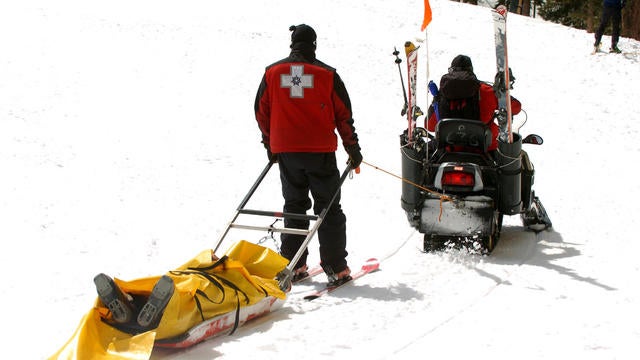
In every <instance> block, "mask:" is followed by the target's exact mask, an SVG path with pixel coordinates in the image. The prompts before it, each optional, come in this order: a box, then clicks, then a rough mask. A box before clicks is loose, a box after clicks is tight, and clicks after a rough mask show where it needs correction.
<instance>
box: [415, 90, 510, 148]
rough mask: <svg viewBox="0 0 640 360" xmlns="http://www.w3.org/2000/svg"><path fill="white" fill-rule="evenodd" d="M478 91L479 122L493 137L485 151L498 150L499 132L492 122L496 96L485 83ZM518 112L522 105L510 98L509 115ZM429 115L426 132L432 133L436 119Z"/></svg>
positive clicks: (434, 116) (496, 100) (433, 114)
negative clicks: (486, 127) (485, 125)
mask: <svg viewBox="0 0 640 360" xmlns="http://www.w3.org/2000/svg"><path fill="white" fill-rule="evenodd" d="M478 91H479V92H480V97H479V106H480V119H479V120H480V121H482V122H483V123H485V124H488V125H489V128H490V129H491V133H492V134H493V136H492V141H491V145H489V148H488V149H487V150H489V151H492V150H495V149H497V148H498V134H499V132H500V129H499V127H498V124H496V123H495V122H494V121H493V115H494V113H495V111H496V110H497V109H498V99H497V98H496V94H495V92H494V91H493V88H492V87H491V86H490V85H488V84H486V83H480V89H479V90H478ZM520 110H522V104H521V103H520V101H519V100H518V99H516V98H514V97H511V114H512V115H516V114H518V113H519V112H520ZM430 113H431V116H429V119H428V121H427V130H429V131H431V132H433V131H435V130H436V124H437V122H438V119H437V118H436V114H435V113H434V112H432V111H430Z"/></svg>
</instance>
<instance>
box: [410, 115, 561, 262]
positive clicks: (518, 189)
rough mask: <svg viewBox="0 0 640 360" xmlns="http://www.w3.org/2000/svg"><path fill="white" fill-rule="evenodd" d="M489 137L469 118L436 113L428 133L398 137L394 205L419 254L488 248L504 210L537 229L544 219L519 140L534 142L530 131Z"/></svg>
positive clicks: (538, 142) (536, 140)
mask: <svg viewBox="0 0 640 360" xmlns="http://www.w3.org/2000/svg"><path fill="white" fill-rule="evenodd" d="M491 141H492V134H491V130H490V129H489V126H488V125H487V124H484V123H482V122H480V121H477V120H468V119H459V118H450V119H442V120H441V121H439V122H438V125H437V126H436V131H435V135H432V134H429V133H428V132H427V130H425V129H424V128H419V127H417V128H415V129H414V130H413V136H412V138H410V137H409V136H408V135H407V130H405V131H404V132H403V134H401V135H400V142H401V149H402V177H403V178H404V179H406V181H405V182H403V186H402V198H401V203H402V208H403V209H404V211H405V212H406V215H407V219H408V221H409V224H410V225H411V226H412V227H414V228H416V229H417V230H418V231H419V232H420V233H423V234H424V242H423V250H424V251H425V252H431V251H437V250H442V249H444V248H446V247H448V246H453V247H460V246H467V247H470V248H471V249H474V250H479V251H480V252H483V253H490V252H491V251H492V250H493V249H494V247H495V246H496V244H497V242H498V239H499V237H500V231H501V228H502V221H503V217H504V215H519V216H520V217H521V218H522V222H523V225H524V227H525V228H527V229H530V230H533V231H541V230H544V229H547V228H549V227H551V221H550V220H549V217H548V215H547V213H546V210H545V209H544V207H543V206H542V203H541V202H540V199H539V198H538V197H537V196H535V193H534V191H533V189H532V185H533V178H534V168H533V165H532V164H531V162H530V161H529V158H528V156H527V153H526V152H523V151H521V148H522V144H530V145H541V144H542V142H543V139H542V138H541V137H540V136H538V135H535V134H532V135H528V136H526V137H525V138H524V139H523V138H522V137H521V136H520V134H518V133H513V141H512V142H510V143H507V142H503V141H498V150H497V151H492V152H489V151H487V149H488V147H489V145H490V144H491Z"/></svg>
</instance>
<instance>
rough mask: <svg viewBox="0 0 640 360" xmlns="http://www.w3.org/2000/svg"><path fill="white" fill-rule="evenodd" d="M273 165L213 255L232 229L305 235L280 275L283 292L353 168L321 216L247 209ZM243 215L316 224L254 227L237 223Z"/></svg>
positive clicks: (262, 175)
mask: <svg viewBox="0 0 640 360" xmlns="http://www.w3.org/2000/svg"><path fill="white" fill-rule="evenodd" d="M273 164H274V162H273V161H269V163H268V164H267V166H265V168H264V169H263V170H262V173H260V175H259V176H258V179H257V180H256V181H255V182H254V183H253V185H252V186H251V189H249V192H248V193H247V195H245V197H244V199H242V201H241V202H240V205H238V207H237V208H236V212H235V214H234V216H233V217H232V219H231V221H230V222H229V223H228V225H227V228H226V229H225V231H224V232H223V233H222V235H221V236H220V238H219V239H218V243H217V244H216V246H215V248H214V249H213V253H214V254H215V253H216V251H218V248H219V247H220V245H221V244H222V242H223V241H224V238H225V237H226V236H227V234H228V233H229V231H230V230H231V229H232V228H236V229H245V230H257V231H269V232H279V233H285V234H295V235H305V236H306V237H305V239H304V241H303V242H302V245H300V248H299V249H298V252H297V253H296V254H295V256H294V257H293V259H291V261H290V262H289V265H287V267H286V268H285V269H284V270H283V271H282V272H281V273H280V274H278V277H277V280H278V283H279V285H280V288H281V289H283V290H287V289H288V288H289V287H290V286H291V278H292V277H293V267H294V266H295V264H296V263H297V262H298V260H300V258H301V257H302V254H303V253H304V251H305V250H306V249H307V247H308V246H309V242H310V241H311V239H312V238H313V236H314V235H315V234H316V232H317V231H318V229H319V228H320V225H322V221H323V220H324V218H325V216H326V214H327V212H328V211H329V209H330V208H331V206H332V205H333V203H334V202H335V200H336V198H337V197H338V194H339V193H340V189H341V188H342V184H344V181H345V179H346V178H347V176H348V175H349V172H350V171H351V170H352V168H351V166H347V168H346V169H345V170H344V171H343V173H342V176H341V177H340V181H339V182H338V188H337V189H336V190H335V192H334V193H333V196H332V197H331V200H330V201H329V203H328V204H327V205H326V207H325V208H324V209H322V211H321V212H320V214H319V215H315V214H314V215H307V214H295V213H286V212H282V211H264V210H252V209H245V206H246V205H247V203H248V202H249V200H250V199H251V197H252V196H253V194H254V193H255V192H256V190H257V189H258V187H259V186H260V184H261V183H262V181H263V180H264V178H265V177H266V176H267V173H268V172H269V170H270V169H271V167H272V166H273ZM242 214H245V215H257V216H268V217H276V218H282V219H284V218H289V219H300V220H309V221H313V222H314V223H313V225H312V226H311V228H310V229H294V228H287V227H284V228H275V227H273V226H254V225H244V224H238V223H237V222H236V221H237V220H238V217H239V216H240V215H242Z"/></svg>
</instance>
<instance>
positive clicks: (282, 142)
mask: <svg viewBox="0 0 640 360" xmlns="http://www.w3.org/2000/svg"><path fill="white" fill-rule="evenodd" d="M289 30H290V31H291V45H290V48H291V52H290V54H289V56H288V57H286V58H284V59H282V60H280V61H277V62H275V63H273V64H271V65H269V66H267V67H266V69H265V73H264V76H263V77H262V81H261V83H260V87H259V88H258V92H257V95H256V100H255V105H254V109H255V114H256V120H257V122H258V127H259V128H260V131H261V132H262V143H263V144H264V146H265V148H266V150H267V156H268V157H269V160H270V161H273V162H277V163H278V164H279V168H280V180H281V183H282V195H283V197H284V207H283V211H284V212H286V213H297V214H306V212H307V210H308V209H310V208H311V200H310V198H309V191H311V195H312V196H313V200H314V204H313V211H314V213H315V214H320V213H321V212H322V210H323V208H324V207H325V206H326V204H328V203H329V202H330V201H331V198H332V197H333V194H335V193H336V191H337V192H338V193H337V197H336V199H335V201H334V203H333V205H332V206H331V208H330V209H329V210H328V211H327V214H326V216H325V218H324V219H323V222H322V224H321V226H320V228H319V229H318V239H319V242H320V261H321V264H322V267H323V269H324V271H325V273H326V274H327V277H328V279H329V282H336V281H346V280H348V279H350V274H351V271H350V269H349V267H348V266H347V260H346V257H347V251H346V242H347V239H346V216H345V214H344V213H343V211H342V208H341V206H340V192H339V191H340V190H339V184H340V173H339V171H338V167H337V164H336V154H335V152H336V150H337V146H338V139H337V136H336V133H335V130H336V129H337V131H338V134H339V135H340V138H341V140H342V145H343V146H344V149H345V150H346V152H347V153H348V155H349V161H348V164H349V166H350V167H351V168H353V169H356V168H357V167H358V166H360V163H361V162H362V155H361V153H360V145H359V143H358V135H357V134H356V131H355V127H354V125H353V118H352V112H351V101H350V100H349V95H348V93H347V90H346V88H345V86H344V83H343V82H342V79H341V78H340V76H338V73H337V72H336V70H335V69H334V68H332V67H330V66H328V65H327V64H325V63H323V62H322V61H320V60H318V59H316V38H317V37H316V32H315V31H314V29H313V28H312V27H311V26H309V25H305V24H301V25H297V26H291V27H290V28H289ZM284 225H285V227H287V228H296V229H308V228H309V221H308V220H300V219H290V218H285V219H284ZM304 239H305V236H303V235H297V234H285V233H283V234H282V235H281V240H282V246H281V255H282V256H284V257H285V258H287V259H289V260H291V259H293V258H294V257H295V255H296V253H297V252H298V250H299V248H300V246H301V245H302V243H303V242H304ZM307 256H308V250H307V249H305V250H304V253H303V254H302V256H301V257H300V259H299V261H298V263H297V264H295V265H294V276H293V280H294V281H295V280H296V279H298V278H301V277H304V276H305V273H306V271H307V269H308V266H307V264H306V262H307Z"/></svg>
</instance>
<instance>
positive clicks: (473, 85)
mask: <svg viewBox="0 0 640 360" xmlns="http://www.w3.org/2000/svg"><path fill="white" fill-rule="evenodd" d="M479 90H480V81H479V80H478V78H477V77H476V76H475V75H474V74H473V73H472V72H470V71H452V72H449V73H448V74H445V75H443V76H442V78H441V79H440V89H439V91H438V96H437V97H435V98H434V102H435V103H437V105H438V115H439V120H442V119H448V118H459V119H470V120H479V119H480V92H479Z"/></svg>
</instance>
